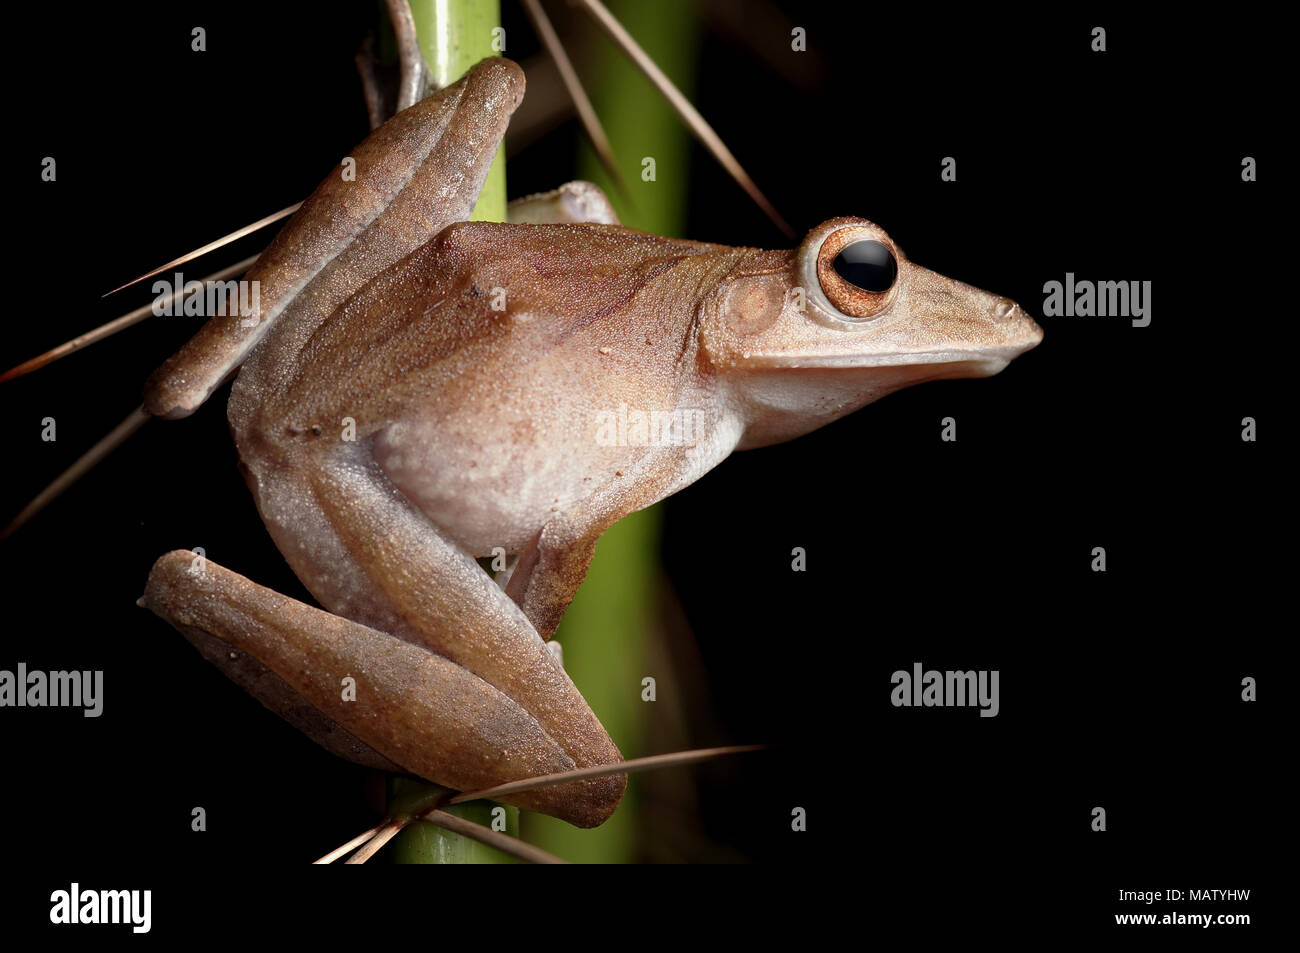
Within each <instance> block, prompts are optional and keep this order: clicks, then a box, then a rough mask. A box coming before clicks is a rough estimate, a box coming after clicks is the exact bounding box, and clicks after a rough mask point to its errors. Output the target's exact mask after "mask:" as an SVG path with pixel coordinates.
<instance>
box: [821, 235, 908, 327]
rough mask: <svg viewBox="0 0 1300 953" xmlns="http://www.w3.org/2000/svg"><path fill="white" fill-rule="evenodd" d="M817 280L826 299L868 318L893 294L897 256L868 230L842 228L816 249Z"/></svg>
mask: <svg viewBox="0 0 1300 953" xmlns="http://www.w3.org/2000/svg"><path fill="white" fill-rule="evenodd" d="M817 280H818V282H819V283H820V284H821V287H822V291H823V292H824V293H825V295H826V297H827V299H828V300H829V301H830V303H831V304H832V305H834V306H835V308H836V310H838V311H839V312H840V313H841V314H843V315H845V316H846V317H850V318H870V317H872V316H874V315H876V314H878V313H879V312H880V311H881V310H882V309H883V308H884V307H885V306H886V305H887V304H888V303H889V302H890V300H891V299H892V298H893V292H894V288H895V285H896V284H897V282H898V259H897V258H896V257H895V256H894V251H893V249H892V248H890V247H889V245H888V244H886V243H885V242H882V241H880V239H879V238H877V237H875V234H873V233H872V232H871V231H869V230H867V229H859V228H842V229H840V230H839V231H835V232H832V233H831V234H830V235H828V236H826V240H825V241H824V242H822V247H821V248H820V249H819V250H818V253H817Z"/></svg>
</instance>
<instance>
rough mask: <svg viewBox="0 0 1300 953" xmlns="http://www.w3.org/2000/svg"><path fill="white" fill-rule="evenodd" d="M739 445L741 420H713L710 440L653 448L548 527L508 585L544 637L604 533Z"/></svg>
mask: <svg viewBox="0 0 1300 953" xmlns="http://www.w3.org/2000/svg"><path fill="white" fill-rule="evenodd" d="M738 439H739V430H738V428H737V426H736V425H735V422H734V421H731V420H729V419H727V418H725V417H724V418H721V419H718V420H714V421H713V422H712V425H711V426H710V427H709V428H708V436H707V439H705V440H704V441H702V442H701V443H700V444H699V445H697V446H691V447H652V448H648V449H647V450H646V451H645V452H643V453H641V454H640V456H638V457H636V458H634V459H631V460H629V461H628V463H627V464H626V465H625V466H624V467H622V468H620V469H619V470H617V471H615V472H614V474H613V475H612V478H611V479H610V480H609V482H607V483H606V484H605V485H604V486H602V487H601V488H600V489H598V490H597V491H596V492H595V493H593V494H592V495H591V496H588V497H586V498H585V499H583V500H582V501H580V502H579V503H578V504H576V505H575V506H573V507H571V508H569V509H568V510H566V511H564V512H562V513H559V514H557V515H556V516H555V517H554V518H552V519H551V520H549V521H548V522H547V523H546V524H545V526H543V527H542V530H541V532H539V533H538V534H537V536H536V538H535V539H534V540H533V541H532V543H530V544H529V545H528V546H527V547H526V548H525V549H524V551H523V552H522V553H520V555H519V560H518V562H517V563H516V565H515V566H514V567H513V571H512V573H511V575H510V580H509V582H508V583H507V585H506V594H507V595H509V596H510V598H511V599H513V600H514V601H515V602H516V603H518V604H519V607H520V608H521V609H522V610H523V612H524V614H525V615H526V616H527V617H528V621H529V622H531V623H532V625H533V627H534V628H535V629H536V630H537V631H538V633H539V634H540V635H541V636H542V638H544V639H549V638H551V636H553V635H554V634H555V630H556V628H557V627H558V626H559V624H560V620H561V619H562V618H563V617H564V613H565V610H566V609H568V607H569V604H570V603H571V602H572V601H573V597H574V595H575V593H577V591H578V587H579V586H580V585H581V584H582V580H583V579H584V578H585V577H586V575H587V569H588V567H589V566H590V565H591V559H592V556H593V555H595V552H596V543H597V541H598V540H599V539H600V537H601V536H602V535H603V534H604V532H605V531H606V530H607V529H609V528H610V527H611V526H613V525H614V524H615V523H617V522H618V521H619V520H621V519H622V518H623V517H624V516H627V515H628V514H629V513H635V512H636V511H637V510H641V509H644V508H645V507H647V506H650V505H652V504H654V503H657V502H659V501H660V500H662V499H664V498H665V497H667V496H670V495H672V494H673V493H675V492H677V491H678V490H680V489H681V488H682V487H684V486H686V485H688V484H689V483H691V482H693V481H694V480H695V479H696V478H698V477H699V476H700V475H702V474H703V473H705V472H707V471H708V470H710V469H712V468H713V467H714V466H716V465H717V464H718V463H719V462H721V461H722V460H723V459H724V458H725V457H726V456H727V455H728V454H729V453H730V452H731V451H732V449H733V448H734V447H735V444H736V441H737V440H738Z"/></svg>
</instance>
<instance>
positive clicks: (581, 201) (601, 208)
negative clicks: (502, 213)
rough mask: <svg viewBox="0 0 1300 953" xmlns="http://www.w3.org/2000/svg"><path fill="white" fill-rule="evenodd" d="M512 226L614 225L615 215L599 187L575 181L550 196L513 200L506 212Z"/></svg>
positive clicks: (534, 196) (538, 195)
mask: <svg viewBox="0 0 1300 953" xmlns="http://www.w3.org/2000/svg"><path fill="white" fill-rule="evenodd" d="M506 221H507V222H509V223H510V224H511V225H566V224H573V225H578V224H582V223H584V222H596V223H599V224H602V225H617V224H618V223H619V222H618V213H617V212H615V211H614V206H613V205H612V204H610V201H609V199H608V198H607V197H606V195H605V193H604V192H602V191H601V190H600V188H599V186H596V185H594V184H592V183H591V182H583V181H581V180H575V181H573V182H565V183H564V184H563V185H562V186H560V187H559V188H558V189H552V190H551V191H550V192H538V193H537V194H536V195H527V196H525V197H523V198H520V199H515V200H514V201H513V202H511V203H510V205H509V206H508V207H507V208H506Z"/></svg>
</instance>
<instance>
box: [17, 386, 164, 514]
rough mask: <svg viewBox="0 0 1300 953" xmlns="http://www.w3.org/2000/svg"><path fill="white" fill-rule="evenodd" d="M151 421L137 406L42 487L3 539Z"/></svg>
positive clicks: (142, 409)
mask: <svg viewBox="0 0 1300 953" xmlns="http://www.w3.org/2000/svg"><path fill="white" fill-rule="evenodd" d="M147 420H149V414H147V413H145V409H144V408H143V407H137V408H136V409H135V410H133V411H131V415H130V416H129V417H127V418H126V420H124V421H122V422H121V423H120V424H118V425H117V426H116V427H114V428H113V429H112V430H111V431H109V433H108V435H107V436H105V437H104V438H103V439H101V440H100V441H99V443H97V444H95V445H94V446H93V447H91V448H90V449H89V450H87V451H86V452H85V453H84V454H82V455H81V458H80V459H78V460H77V462H76V463H74V464H73V465H72V466H70V467H68V469H66V470H64V471H63V472H62V473H60V474H59V475H58V476H57V477H55V479H54V482H53V483H51V484H50V485H49V486H47V487H46V488H45V489H43V490H41V492H40V493H38V494H37V495H36V498H35V499H34V500H32V501H31V502H30V503H28V504H27V505H26V506H24V507H23V508H22V511H21V512H19V514H18V515H17V516H15V517H14V518H13V519H12V520H11V521H10V522H9V525H8V526H6V527H5V528H4V529H3V530H2V531H0V539H6V538H7V537H9V536H11V535H12V534H13V533H14V531H15V530H17V529H18V528H19V527H20V526H22V525H23V524H24V523H26V522H27V521H28V520H30V519H31V518H32V517H33V516H35V515H36V514H37V513H39V512H40V511H41V510H43V509H45V507H46V506H48V505H49V504H50V503H51V502H53V501H54V500H55V499H57V498H58V497H59V496H60V495H61V494H62V493H63V491H64V490H66V489H67V488H68V487H70V486H72V484H74V483H76V482H77V481H78V480H80V479H81V478H82V477H83V476H85V475H86V473H87V472H89V471H90V470H91V469H92V468H93V467H94V466H95V464H97V463H99V461H100V460H103V459H104V458H105V457H106V456H108V455H109V454H110V453H112V452H113V451H114V450H116V449H117V448H118V447H119V446H121V445H122V443H124V442H125V441H126V439H127V438H128V437H129V436H131V434H133V433H135V432H136V431H137V430H139V429H140V428H141V427H143V426H144V425H145V422H146V421H147Z"/></svg>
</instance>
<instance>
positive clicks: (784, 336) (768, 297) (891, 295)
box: [700, 218, 1043, 448]
mask: <svg viewBox="0 0 1300 953" xmlns="http://www.w3.org/2000/svg"><path fill="white" fill-rule="evenodd" d="M1042 339H1043V332H1042V329H1041V328H1039V327H1038V325H1037V324H1035V323H1034V321H1033V319H1032V318H1030V317H1029V315H1028V314H1026V313H1025V312H1024V310H1022V309H1021V307H1020V306H1019V305H1018V304H1016V303H1015V302H1014V301H1011V300H1009V299H1007V298H1002V297H999V296H998V295H994V294H990V293H988V292H987V291H981V290H979V289H978V288H973V287H971V286H970V285H966V284H962V283H961V282H960V281H954V280H952V279H951V278H945V277H944V276H943V275H939V274H935V273H934V272H932V271H928V270H926V269H925V268H921V267H920V266H918V265H914V264H912V262H910V261H908V260H907V257H906V256H905V255H904V254H903V252H902V250H901V249H900V248H899V247H898V246H897V245H895V244H894V242H893V240H892V239H890V237H889V236H888V235H887V234H885V231H884V229H882V228H880V227H879V226H878V225H875V224H873V223H872V222H869V221H867V220H866V219H863V218H835V219H831V220H830V221H828V222H824V223H822V224H821V225H819V226H817V227H816V228H814V229H813V230H812V231H811V232H809V233H808V236H807V237H806V238H805V239H804V241H803V243H802V244H801V245H800V246H799V248H798V249H796V250H795V251H794V252H790V253H785V254H784V255H774V254H772V253H767V252H757V253H751V254H749V255H746V256H745V257H743V258H742V259H741V260H740V261H739V263H738V264H737V266H736V267H735V268H734V269H733V270H732V271H731V273H730V274H728V275H727V277H726V278H724V279H723V280H722V281H721V282H720V283H719V284H718V286H717V287H716V288H715V289H714V291H713V292H712V293H711V294H709V295H708V296H707V298H706V299H705V301H704V302H703V306H702V312H701V315H700V340H701V346H702V348H703V352H704V355H705V357H706V359H707V360H708V361H709V362H710V363H711V364H712V365H713V367H714V369H715V371H716V373H717V374H718V375H719V377H720V378H721V379H722V380H723V381H725V382H726V384H727V386H728V388H729V391H730V393H731V395H732V396H733V398H734V399H735V401H736V402H737V404H738V405H739V409H740V412H741V413H742V415H743V416H744V419H745V422H746V428H745V436H744V438H743V440H742V441H741V444H740V446H741V447H742V448H745V447H758V446H765V445H767V444H771V443H779V442H781V441H783V440H788V439H790V438H792V437H796V436H798V435H800V434H804V433H807V432H809V431H810V430H814V429H816V428H817V427H820V426H822V425H823V424H826V423H829V422H830V421H831V420H834V419H836V418H838V417H842V416H843V415H845V414H847V413H849V412H851V411H853V410H856V409H857V408H859V407H861V406H863V405H864V404H868V403H870V402H871V401H873V400H876V399H877V398H880V397H883V396H884V395H886V394H889V393H892V392H893V391H896V390H899V389H900V388H903V387H907V386H909V385H911V384H919V383H921V382H922V381H932V380H941V379H944V378H953V377H990V376H992V375H993V374H996V373H997V372H998V371H1000V370H1002V369H1003V368H1004V367H1006V366H1007V364H1008V363H1009V362H1010V361H1011V359H1012V358H1014V357H1016V356H1017V355H1020V354H1023V353H1024V352H1025V351H1028V350H1029V349H1030V348H1032V347H1034V346H1035V345H1036V344H1038V342H1039V341H1041V340H1042Z"/></svg>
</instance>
